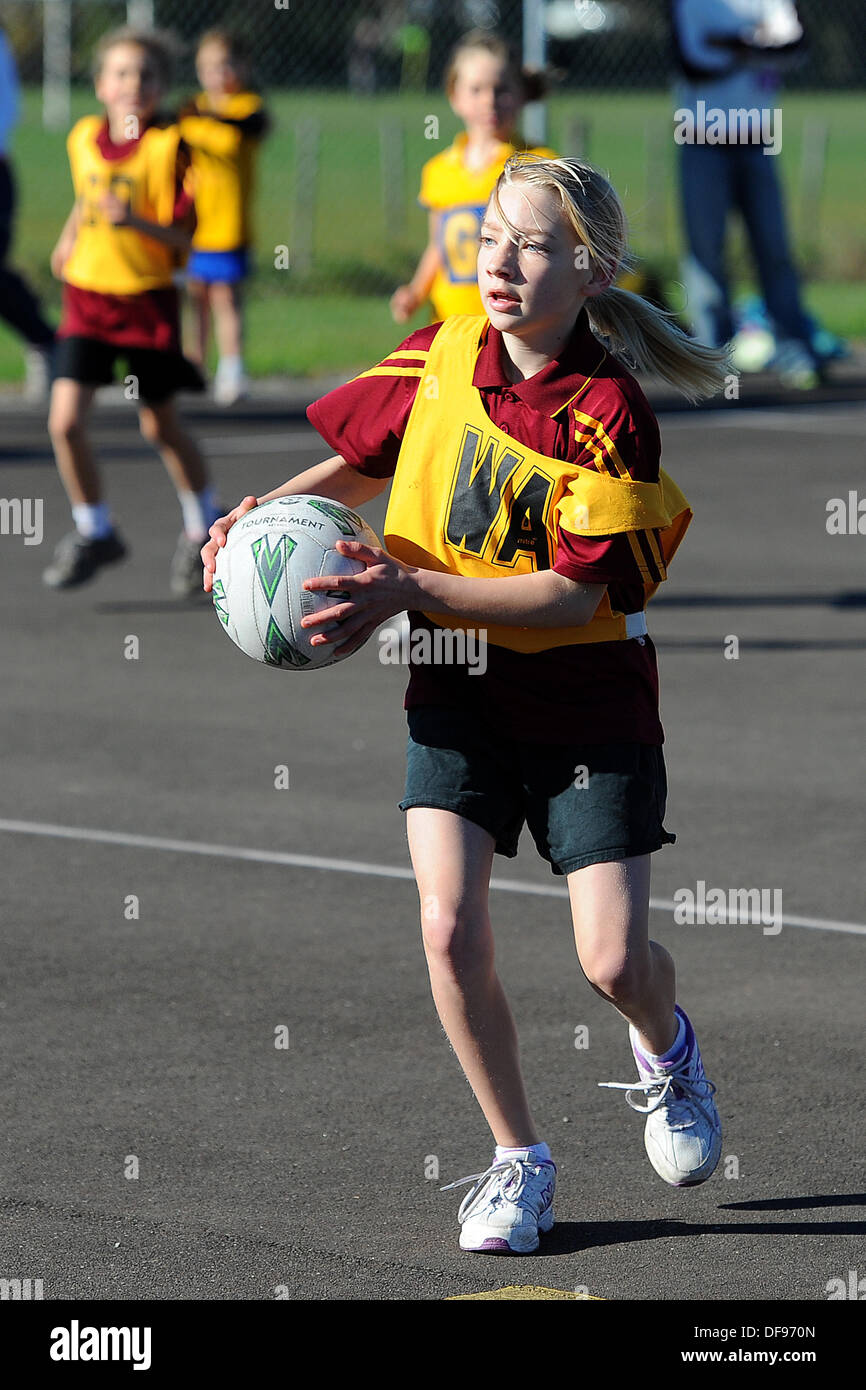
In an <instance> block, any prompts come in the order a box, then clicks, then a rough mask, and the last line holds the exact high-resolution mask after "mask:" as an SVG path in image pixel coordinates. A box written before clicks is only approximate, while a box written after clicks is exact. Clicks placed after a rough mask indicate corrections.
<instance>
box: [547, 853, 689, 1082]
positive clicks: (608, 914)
mask: <svg viewBox="0 0 866 1390" xmlns="http://www.w3.org/2000/svg"><path fill="white" fill-rule="evenodd" d="M649 886H650V856H649V855H648V854H645V855H641V856H640V857H639V858H636V859H623V860H619V861H617V862H616V863H612V864H591V865H589V867H588V868H586V869H578V870H576V871H575V872H574V873H571V874H569V875H568V891H569V896H570V898H571V911H572V917H573V921H574V939H575V944H576V946H577V955H578V959H579V961H580V964H581V968H582V970H583V973H584V974H585V976H586V978H587V979H588V981H589V983H590V984H591V985H592V987H593V989H594V990H595V992H596V994H600V995H601V997H602V998H603V999H607V1000H608V1001H609V1003H611V1004H613V1006H614V1008H616V1009H618V1010H619V1012H620V1013H621V1014H622V1016H623V1018H625V1019H627V1020H628V1022H629V1023H631V1024H633V1025H634V1026H635V1028H637V1030H638V1033H639V1035H640V1040H641V1043H642V1045H643V1046H644V1047H645V1048H646V1050H647V1051H648V1052H652V1053H654V1054H655V1055H656V1056H661V1055H662V1054H663V1053H665V1052H667V1050H668V1048H670V1047H671V1046H672V1045H673V1042H674V1039H675V1038H676V1034H677V1021H676V1016H675V1014H674V1003H675V1002H676V971H675V968H674V962H673V960H672V958H671V956H670V955H669V954H668V952H667V951H666V950H665V949H664V947H663V946H660V945H659V944H658V942H656V941H650V939H649Z"/></svg>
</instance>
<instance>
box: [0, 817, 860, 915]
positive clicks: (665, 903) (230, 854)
mask: <svg viewBox="0 0 866 1390" xmlns="http://www.w3.org/2000/svg"><path fill="white" fill-rule="evenodd" d="M0 833H5V834H7V835H41V836H44V837H46V838H48V839H53V840H79V841H83V842H87V841H89V842H90V843H91V844H100V845H123V846H124V847H125V848H127V849H155V850H162V851H164V852H168V853H170V854H200V855H205V856H206V857H208V858H210V859H237V860H245V861H247V862H248V863H254V864H285V865H286V866H287V867H289V868H293V869H323V870H325V871H326V872H331V873H338V874H363V875H367V876H368V877H372V878H399V879H403V880H405V881H410V882H411V881H412V880H413V879H414V874H413V873H412V870H411V869H408V868H398V867H397V866H396V865H394V864H370V863H366V862H365V861H364V860H361V859H321V858H319V857H318V856H317V855H314V854H287V853H285V852H283V851H282V850H271V849H245V848H244V847H243V846H241V845H215V844H210V843H207V842H204V841H198V840H169V839H165V838H163V837H162V836H159V835H129V834H127V833H126V832H125V831H118V830H88V829H85V828H82V827H79V826H76V825H50V824H47V823H45V822H43V821H28V820H0ZM490 887H491V888H493V889H495V890H497V891H498V892H501V893H526V894H528V895H530V896H534V897H541V898H567V897H568V889H567V888H566V887H565V886H564V885H563V886H560V885H559V884H553V883H548V884H546V883H529V882H527V881H526V880H524V879H518V878H514V879H505V878H491V880H490ZM676 906H677V904H676V903H675V902H674V901H673V899H672V898H650V907H651V908H652V909H653V910H654V911H656V912H673V910H674V908H675V907H676ZM782 924H783V926H786V927H812V928H814V929H815V930H817V931H836V932H846V933H848V934H850V935H852V936H866V926H861V925H860V924H859V923H857V922H833V921H828V920H826V919H825V918H823V917H794V916H788V915H787V914H786V915H785V916H784V917H783V919H782ZM720 925H725V924H724V923H722V924H720ZM730 925H733V923H730Z"/></svg>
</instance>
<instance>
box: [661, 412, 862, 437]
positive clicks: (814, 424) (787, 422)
mask: <svg viewBox="0 0 866 1390" xmlns="http://www.w3.org/2000/svg"><path fill="white" fill-rule="evenodd" d="M705 425H710V426H715V427H716V428H722V429H737V430H750V429H751V430H794V431H796V432H797V433H798V434H821V435H824V436H826V435H827V433H828V431H832V433H833V434H834V435H841V434H844V435H845V436H846V437H847V436H849V435H850V436H851V437H852V438H854V439H862V438H864V436H866V411H863V410H854V409H851V408H849V409H847V410H845V411H844V412H843V411H839V410H835V411H834V412H833V413H832V414H831V413H830V412H829V411H825V410H822V409H821V407H818V406H813V407H807V406H799V407H793V408H792V407H788V408H787V409H779V410H733V411H731V412H730V413H729V412H727V411H724V410H701V411H695V412H694V413H693V414H687V415H684V416H680V415H674V416H670V417H666V418H664V419H662V421H661V429H662V433H663V434H664V433H665V432H666V431H667V430H671V429H698V428H703V427H704V426H705Z"/></svg>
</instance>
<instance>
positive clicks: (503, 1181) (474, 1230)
mask: <svg viewBox="0 0 866 1390" xmlns="http://www.w3.org/2000/svg"><path fill="white" fill-rule="evenodd" d="M465 1182H474V1183H475V1186H474V1187H473V1188H472V1190H471V1192H469V1194H468V1195H467V1196H466V1197H464V1199H463V1201H462V1203H461V1205H460V1210H459V1212H458V1213H457V1219H458V1221H459V1222H460V1228H461V1229H460V1249H461V1250H475V1251H483V1252H484V1253H485V1254H491V1255H531V1254H532V1252H533V1251H534V1250H537V1249H538V1245H539V1241H538V1233H539V1231H541V1232H542V1233H546V1232H547V1231H550V1230H552V1228H553V1193H554V1190H555V1188H556V1164H555V1163H551V1162H541V1163H538V1162H533V1161H532V1159H531V1158H530V1156H529V1153H528V1152H527V1154H526V1157H525V1158H520V1157H517V1156H514V1157H513V1158H503V1159H500V1160H498V1161H497V1162H496V1163H492V1164H491V1165H490V1167H489V1168H488V1169H487V1170H486V1172H484V1173H473V1174H472V1176H471V1177H468V1178H460V1179H459V1180H458V1181H457V1182H451V1183H448V1186H447V1187H443V1188H442V1191H443V1192H448V1191H449V1190H450V1189H451V1188H452V1187H460V1186H462V1184H463V1183H465Z"/></svg>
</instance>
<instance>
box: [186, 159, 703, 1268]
mask: <svg viewBox="0 0 866 1390" xmlns="http://www.w3.org/2000/svg"><path fill="white" fill-rule="evenodd" d="M625 256H626V227H625V218H624V214H623V210H622V206H621V204H620V201H619V199H618V197H617V195H616V193H615V192H614V190H613V189H612V188H611V186H610V184H609V183H608V182H607V180H606V179H605V178H604V177H603V176H602V175H601V174H600V173H599V172H598V171H597V170H596V169H594V168H593V167H592V166H591V165H588V164H586V163H584V162H582V161H579V160H575V159H536V158H534V157H532V156H529V155H516V156H514V157H513V158H512V159H510V160H509V161H508V163H507V165H506V166H505V169H504V171H503V173H502V176H501V177H500V179H499V182H498V184H497V186H496V190H495V192H494V194H493V196H492V198H491V201H490V203H489V205H488V208H487V211H486V215H485V218H484V222H483V224H482V227H481V237H480V247H479V256H478V283H479V289H480V291H481V298H482V302H483V305H484V310H485V313H484V314H483V315H481V316H478V317H475V316H455V317H451V318H448V319H446V320H445V321H444V323H440V324H434V325H431V326H429V327H427V328H424V329H422V330H420V331H419V332H417V333H414V334H412V335H411V336H410V337H409V338H407V339H406V340H405V342H404V343H402V344H401V345H400V347H399V348H397V349H396V351H395V352H393V353H392V354H390V356H389V357H388V358H386V359H385V361H384V362H382V363H379V364H378V366H376V367H374V368H371V369H370V371H368V372H365V373H362V374H361V376H360V377H359V378H357V379H356V380H355V381H353V382H350V383H348V384H347V385H346V386H343V387H341V388H339V389H338V390H337V391H333V392H331V393H330V394H329V395H328V396H325V397H324V398H323V399H322V400H320V401H318V402H316V403H315V404H314V405H313V406H311V407H310V411H309V418H310V420H311V421H312V423H313V424H314V425H315V426H316V428H317V429H318V430H319V431H320V433H321V434H322V435H323V436H324V438H325V439H326V440H327V442H328V443H329V444H330V446H331V447H332V448H333V449H334V450H335V455H334V457H332V458H330V459H329V460H328V461H327V462H325V463H322V464H319V465H317V466H316V467H314V468H311V469H309V470H307V471H306V472H304V473H302V474H300V475H299V476H297V477H295V478H292V479H291V480H290V481H289V482H287V483H285V484H284V485H283V486H282V487H280V488H278V489H276V490H275V491H274V492H272V493H270V494H269V495H268V497H267V498H260V499H258V501H266V500H270V499H271V498H274V497H279V496H281V495H286V494H290V493H314V494H320V495H323V496H326V497H330V498H334V499H335V500H338V501H341V502H344V503H346V504H347V505H348V506H350V507H356V508H357V507H362V506H363V505H364V503H366V502H368V501H369V500H370V499H371V498H373V497H374V496H376V495H377V494H378V493H380V492H381V491H383V490H384V488H385V487H386V486H387V484H388V482H389V480H390V479H391V478H393V485H392V489H391V495H390V500H389V506H388V514H387V518H386V523H385V547H386V548H385V550H376V549H371V548H368V547H366V546H364V545H361V544H360V543H357V542H346V543H345V544H344V543H342V542H341V543H340V545H341V548H342V550H343V553H344V554H346V555H351V556H353V557H354V558H356V559H361V560H363V561H364V563H365V565H366V569H365V570H364V571H363V572H362V573H359V574H358V575H357V576H356V577H354V578H350V579H344V578H341V579H340V588H341V590H343V591H345V592H346V593H347V595H348V597H347V598H346V599H345V600H341V601H340V602H338V603H336V604H334V605H333V606H331V607H329V608H328V609H327V610H326V611H325V612H322V613H320V614H317V615H315V616H311V617H309V618H306V619H305V620H304V622H305V624H306V625H307V626H308V627H316V626H319V627H326V626H328V625H330V624H334V623H335V622H337V621H338V622H339V624H340V628H339V631H338V632H337V631H336V630H335V629H334V628H333V627H331V629H330V630H329V631H328V632H324V631H323V632H320V633H319V634H318V635H316V637H315V639H314V640H315V642H316V643H324V642H334V643H336V644H337V651H338V652H341V653H345V654H348V653H350V652H352V651H354V650H355V649H356V648H357V647H359V646H360V645H361V643H362V642H364V641H366V640H367V638H368V637H369V636H370V635H371V634H372V633H373V631H374V630H375V629H376V628H377V627H378V626H379V624H380V623H382V622H383V621H384V620H385V619H387V618H390V617H391V616H392V615H394V614H395V613H399V612H401V611H402V610H404V609H405V610H408V612H409V618H410V622H411V625H412V640H411V649H412V651H413V652H415V651H417V652H418V653H420V657H419V659H418V660H413V663H412V668H411V674H410V682H409V688H408V691H407V696H406V706H407V711H408V719H409V757H408V773H407V785H406V795H405V798H404V800H403V802H402V803H401V805H402V807H403V809H404V810H405V811H406V813H407V831H408V838H409V848H410V852H411V856H412V864H413V867H414V871H415V877H416V880H417V885H418V892H419V895H420V900H421V915H422V931H423V940H424V947H425V951H426V956H427V962H428V967H429V972H430V981H431V985H432V990H433V997H434V1000H435V1003H436V1007H437V1010H438V1012H439V1017H440V1019H441V1021H442V1024H443V1027H444V1028H445V1031H446V1033H447V1035H448V1038H449V1040H450V1042H451V1044H452V1046H453V1048H454V1051H455V1052H456V1054H457V1057H458V1058H459V1061H460V1063H461V1066H462V1067H463V1070H464V1072H465V1074H466V1077H467V1079H468V1080H469V1082H470V1084H471V1086H472V1088H473V1091H474V1093H475V1096H476V1098H477V1100H478V1102H479V1104H480V1106H481V1108H482V1110H483V1112H484V1115H485V1118H486V1120H487V1122H488V1124H489V1126H490V1129H491V1132H492V1135H493V1139H494V1142H495V1145H496V1149H495V1153H494V1156H493V1161H492V1163H491V1164H490V1166H489V1167H487V1168H486V1169H485V1170H484V1171H483V1172H481V1173H478V1174H475V1175H473V1177H472V1178H471V1179H465V1180H464V1181H465V1182H471V1183H472V1187H471V1190H470V1191H469V1193H468V1195H467V1196H466V1198H465V1199H464V1201H463V1203H462V1205H461V1208H460V1212H459V1220H460V1225H461V1234H460V1245H461V1247H462V1248H463V1249H465V1250H476V1251H490V1252H494V1253H503V1254H510V1253H514V1254H525V1253H528V1252H530V1251H532V1250H535V1249H536V1248H537V1247H538V1244H539V1232H542V1233H543V1232H546V1231H549V1230H550V1229H551V1227H552V1226H553V1198H554V1188H555V1183H556V1166H555V1164H554V1161H553V1158H552V1156H551V1153H550V1150H549V1148H548V1146H547V1144H546V1143H545V1142H544V1138H543V1134H542V1133H541V1131H540V1130H539V1129H538V1127H537V1126H536V1122H535V1119H534V1118H533V1115H532V1112H531V1110H530V1106H529V1101H528V1099H527V1095H526V1091H525V1087H524V1083H523V1078H522V1075H521V1069H520V1062H519V1056H518V1043H517V1035H516V1031H515V1027H514V1022H513V1019H512V1015H511V1011H510V1008H509V1005H508V1002H507V1000H506V998H505V994H504V992H503V989H502V985H501V983H500V981H499V978H498V976H497V973H496V970H495V967H494V955H493V932H492V929H491V924H490V917H489V910H488V894H489V880H490V874H491V869H492V865H493V857H494V854H496V853H500V854H506V855H514V854H515V853H516V847H517V838H518V835H519V833H520V830H521V828H522V826H523V824H524V823H527V824H528V825H529V828H530V830H531V833H532V835H533V837H534V839H535V842H536V845H537V847H538V849H539V852H540V853H541V854H542V856H543V857H544V858H545V859H547V860H548V862H549V863H550V864H551V868H552V870H553V872H554V873H555V874H560V875H563V876H565V877H566V880H567V883H568V889H569V895H570V900H571V909H572V917H573V923H574V932H575V940H576V945H577V953H578V957H579V960H580V964H581V967H582V969H583V972H584V974H585V976H586V978H587V979H588V980H589V982H590V984H591V985H592V987H593V988H594V989H595V991H596V992H597V993H598V994H600V995H601V996H602V998H604V999H607V1000H608V1001H609V1002H610V1003H611V1004H613V1005H614V1007H615V1008H616V1009H617V1010H618V1011H619V1013H620V1014H621V1015H622V1017H623V1018H624V1019H625V1020H626V1021H627V1022H628V1024H629V1036H630V1041H631V1046H632V1050H633V1053H634V1058H635V1063H636V1065H637V1070H638V1077H637V1079H636V1080H635V1081H633V1082H632V1083H630V1084H625V1083H622V1089H624V1090H626V1092H627V1099H628V1101H629V1103H630V1104H632V1106H633V1107H634V1108H635V1109H639V1110H641V1111H642V1113H645V1114H646V1116H647V1119H646V1126H645V1145H646V1150H647V1153H648V1155H649V1158H650V1161H651V1163H652V1165H653V1167H654V1168H655V1170H656V1172H657V1173H658V1174H659V1175H660V1176H661V1177H662V1178H663V1179H664V1180H665V1181H666V1182H668V1183H671V1184H673V1185H675V1186H688V1185H691V1184H694V1183H699V1182H703V1181H704V1180H705V1179H707V1178H708V1177H709V1176H710V1174H711V1173H712V1172H713V1170H714V1169H715V1167H716V1164H717V1163H718V1159H719V1155H720V1152H721V1126H720V1123H719V1117H718V1113H717V1110H716V1106H715V1103H714V1100H713V1093H714V1089H715V1088H714V1087H713V1085H712V1083H711V1082H710V1081H708V1080H707V1078H706V1076H705V1074H704V1070H703V1066H702V1063H701V1055H700V1051H699V1049H698V1044H697V1040H696V1038H695V1033H694V1030H693V1028H692V1025H691V1022H690V1021H689V1019H688V1017H687V1016H686V1014H685V1012H684V1011H683V1009H682V1008H681V1007H680V1005H679V1004H678V1002H677V994H676V982H675V971H674V962H673V960H672V959H671V957H670V955H669V954H668V952H667V951H666V950H665V949H664V948H663V947H662V946H660V945H659V944H658V943H657V942H654V941H651V940H650V939H649V929H648V916H649V890H650V855H651V854H652V853H653V852H654V851H656V850H658V849H660V848H661V847H662V846H663V845H664V844H666V843H670V842H671V841H672V839H673V836H672V835H670V834H669V833H668V832H667V831H666V830H665V828H664V824H663V816H664V809H665V796H666V783H665V768H664V759H663V754H662V742H663V732H662V728H661V724H660V723H659V718H658V677H657V670H656V661H655V651H654V648H653V645H652V642H651V641H650V639H649V637H648V636H647V628H646V617H645V611H644V610H645V607H646V602H647V600H648V598H649V597H650V596H651V595H652V594H653V593H654V592H655V589H656V588H657V587H658V585H659V584H660V583H661V582H662V581H663V580H664V579H665V578H666V567H667V564H668V562H669V561H670V559H671V558H672V556H673V554H674V552H675V550H676V548H677V546H678V544H679V542H680V540H681V538H682V536H683V534H684V532H685V529H686V527H687V526H688V524H689V521H690V519H691V512H690V509H689V507H688V504H687V502H686V500H685V498H684V497H683V496H682V494H681V493H680V491H679V489H678V488H677V486H676V484H675V483H674V482H673V481H672V480H671V479H670V478H669V477H668V476H667V475H666V474H665V473H664V472H663V470H661V469H660V466H659V455H660V441H659V432H658V426H657V424H656V421H655V418H654V416H653V414H652V411H651V410H650V408H649V405H648V404H647V401H646V399H645V397H644V395H643V393H642V391H641V390H640V387H639V386H638V384H637V382H636V381H635V379H634V377H633V376H632V375H631V374H630V373H629V372H628V371H627V370H626V368H625V367H624V366H623V365H622V362H621V361H620V360H618V359H617V357H615V356H614V355H613V350H614V349H616V351H617V352H618V353H620V354H622V355H623V356H626V357H627V358H628V359H630V360H631V361H632V362H633V363H634V364H636V365H637V366H638V367H640V368H642V369H646V370H652V371H655V372H656V373H658V374H659V375H661V376H662V377H663V378H664V379H665V380H667V381H668V382H671V383H673V384H674V385H675V386H676V387H678V388H679V389H680V390H681V391H682V392H683V393H684V394H685V395H687V396H689V397H690V398H692V399H696V398H697V397H699V396H702V395H709V394H711V393H713V392H714V391H715V390H717V389H718V388H719V387H720V386H721V384H722V382H723V379H724V377H723V373H724V360H723V357H722V355H721V354H720V353H719V352H718V351H715V350H713V349H710V348H706V347H703V346H701V345H699V344H697V343H695V342H692V341H690V340H689V339H688V338H686V337H685V336H684V335H683V334H681V333H680V332H679V331H678V330H677V329H675V328H674V327H672V326H671V324H670V322H669V321H668V320H667V318H666V317H665V316H664V315H663V314H661V313H660V312H659V311H658V310H656V309H655V308H653V307H652V306H651V305H649V304H647V303H646V302H645V301H644V300H642V299H640V298H639V297H638V296H636V295H633V294H630V293H629V292H627V291H624V290H619V289H614V288H612V283H613V281H614V279H615V277H616V275H617V272H618V270H619V268H620V266H621V264H622V263H623V260H624V258H625ZM256 504H257V499H255V498H253V497H247V498H245V499H244V501H243V502H241V504H240V505H239V506H238V507H236V508H235V509H234V511H232V512H230V513H229V515H228V516H226V517H224V518H222V519H221V520H220V521H218V522H217V523H216V524H215V525H214V526H213V527H212V528H211V537H212V540H211V541H210V543H209V544H208V545H206V546H205V548H204V550H203V551H202V558H203V561H204V564H205V587H206V588H208V589H209V588H210V587H211V584H212V578H213V571H214V564H215V556H216V553H217V550H218V548H219V546H221V545H224V544H225V538H226V532H227V531H228V529H229V528H230V527H231V526H232V525H233V524H234V522H235V521H236V520H237V519H238V517H240V516H242V515H243V514H244V512H246V511H248V510H249V509H250V508H251V507H253V506H255V505H256ZM332 582H333V581H332V580H331V579H328V578H326V577H325V578H318V579H310V580H308V581H306V584H305V587H306V588H307V589H310V590H326V589H327V588H328V587H329V585H331V584H332ZM424 634H426V637H424ZM470 636H471V640H470ZM479 643H480V645H479ZM425 653H426V655H425ZM479 653H483V658H484V659H483V661H481V660H480V659H477V658H478V654H479ZM470 656H471V657H473V660H470ZM641 1102H642V1103H641ZM454 1185H455V1186H457V1185H458V1184H454Z"/></svg>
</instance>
